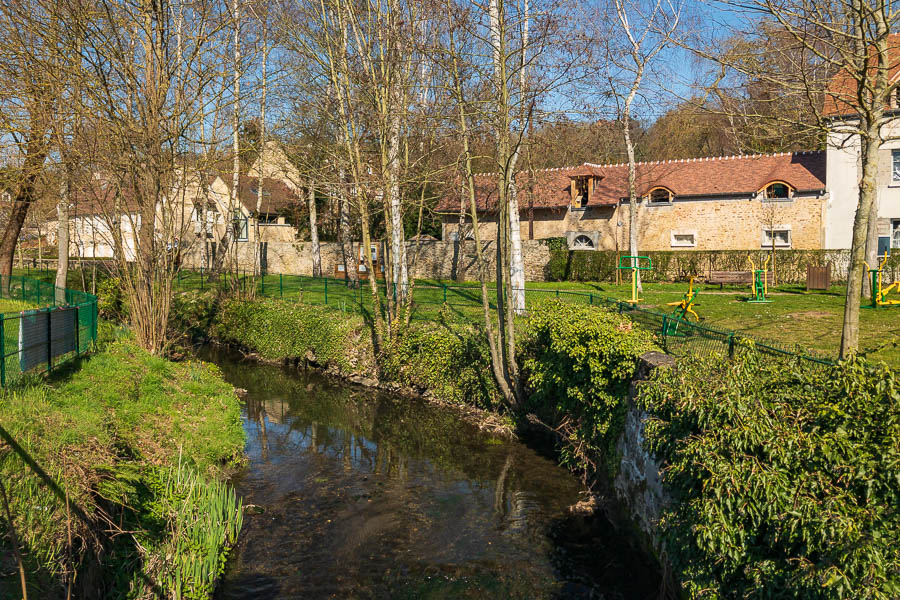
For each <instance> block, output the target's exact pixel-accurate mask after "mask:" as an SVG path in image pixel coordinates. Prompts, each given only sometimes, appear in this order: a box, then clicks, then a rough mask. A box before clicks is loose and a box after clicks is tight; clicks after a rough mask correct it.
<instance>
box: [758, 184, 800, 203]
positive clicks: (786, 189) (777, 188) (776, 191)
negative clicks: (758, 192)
mask: <svg viewBox="0 0 900 600" xmlns="http://www.w3.org/2000/svg"><path fill="white" fill-rule="evenodd" d="M793 195H794V188H792V187H791V186H790V185H789V184H787V183H785V182H783V181H773V182H772V183H770V184H769V185H767V186H766V187H765V188H763V198H764V199H765V200H790V198H791V196H793Z"/></svg>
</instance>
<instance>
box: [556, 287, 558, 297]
mask: <svg viewBox="0 0 900 600" xmlns="http://www.w3.org/2000/svg"><path fill="white" fill-rule="evenodd" d="M556 297H557V298H559V288H557V289H556Z"/></svg>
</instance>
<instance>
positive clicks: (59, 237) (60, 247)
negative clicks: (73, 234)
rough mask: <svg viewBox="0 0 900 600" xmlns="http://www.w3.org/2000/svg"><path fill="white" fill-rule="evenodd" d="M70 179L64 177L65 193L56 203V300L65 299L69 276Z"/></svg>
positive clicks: (62, 300) (58, 301)
mask: <svg viewBox="0 0 900 600" xmlns="http://www.w3.org/2000/svg"><path fill="white" fill-rule="evenodd" d="M71 191H72V180H71V178H69V177H68V176H67V177H66V194H65V195H64V196H63V197H62V198H61V199H60V201H59V202H58V203H57V205H56V220H57V233H56V245H57V260H56V302H57V303H65V301H66V298H65V296H66V292H65V288H66V281H67V279H68V276H69V198H71Z"/></svg>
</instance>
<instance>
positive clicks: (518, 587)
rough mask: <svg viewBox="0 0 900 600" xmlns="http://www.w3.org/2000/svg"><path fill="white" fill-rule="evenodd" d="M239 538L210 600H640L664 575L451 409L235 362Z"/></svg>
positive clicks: (215, 353)
mask: <svg viewBox="0 0 900 600" xmlns="http://www.w3.org/2000/svg"><path fill="white" fill-rule="evenodd" d="M200 357H201V358H202V359H203V360H207V361H210V362H213V363H216V364H218V365H219V366H220V368H221V369H222V371H223V373H224V375H225V378H226V379H227V380H228V381H229V382H230V383H231V384H232V385H234V386H235V387H239V388H244V389H246V390H247V394H246V395H245V397H244V399H243V407H242V408H243V418H244V428H245V430H246V432H247V455H248V457H249V463H248V465H247V467H246V468H245V469H244V470H243V472H242V473H240V474H239V475H238V476H237V477H236V478H235V479H234V485H235V488H236V490H237V492H238V494H239V495H240V496H241V497H242V498H243V502H244V505H245V507H247V508H246V509H245V516H244V528H243V530H242V531H241V534H240V537H239V540H238V543H237V545H236V547H235V548H234V550H233V551H232V554H231V556H230V558H229V561H228V564H227V566H226V570H225V574H224V576H223V579H222V581H221V583H220V584H219V586H218V588H217V591H216V598H218V599H220V600H226V599H229V600H230V599H250V598H253V599H258V600H265V599H269V598H304V599H314V598H398V599H405V598H409V599H413V598H415V599H419V598H429V599H431V598H441V599H443V598H448V599H449V598H535V599H540V598H560V599H562V598H603V599H607V600H608V599H617V598H639V599H645V598H646V599H652V598H655V597H656V594H657V591H658V588H659V574H658V572H657V570H656V569H655V567H654V566H653V563H652V562H651V561H650V560H648V558H647V557H646V556H644V555H643V554H641V553H640V552H637V551H636V550H634V549H633V546H632V544H630V543H629V540H628V539H623V538H622V536H623V535H625V534H623V533H621V532H618V531H616V530H615V529H614V528H613V527H612V525H611V524H610V523H609V522H608V521H607V520H606V519H604V518H603V517H596V516H595V517H589V518H584V517H576V516H572V515H571V514H570V512H569V511H568V507H569V506H571V505H573V504H575V503H577V502H578V501H579V500H582V499H584V497H585V496H584V494H583V487H582V486H581V484H580V483H579V481H578V480H577V479H576V478H575V477H574V476H573V475H572V474H571V473H569V472H568V471H567V470H566V469H563V468H561V467H559V466H558V465H557V464H556V463H555V462H554V461H553V460H552V459H551V458H547V457H545V456H543V455H541V454H539V453H537V452H536V451H534V450H532V449H530V448H529V447H528V446H526V445H525V444H523V443H521V442H512V441H508V440H505V439H500V438H497V437H495V436H492V435H489V434H487V433H484V432H482V431H480V430H479V429H478V428H476V427H474V426H473V425H471V424H469V423H467V422H465V421H463V420H462V419H461V418H460V417H459V416H458V414H457V413H456V412H455V411H453V410H452V409H449V408H446V409H445V408H441V407H436V406H434V405H429V404H427V403H425V402H423V401H418V400H413V399H408V398H404V397H400V396H396V395H392V394H387V393H382V392H375V391H370V390H366V389H363V388H360V387H356V386H351V385H345V384H342V383H339V382H335V381H333V380H330V379H327V378H325V377H323V376H321V375H319V374H316V373H310V372H304V371H298V370H296V369H290V368H287V367H278V366H270V365H260V364H257V363H254V362H252V361H242V360H241V356H240V354H238V353H235V352H233V351H231V350H227V349H223V348H217V347H204V348H202V349H201V350H200Z"/></svg>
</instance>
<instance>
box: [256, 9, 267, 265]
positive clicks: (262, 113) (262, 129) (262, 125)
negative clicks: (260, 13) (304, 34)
mask: <svg viewBox="0 0 900 600" xmlns="http://www.w3.org/2000/svg"><path fill="white" fill-rule="evenodd" d="M268 34H269V30H268V28H267V27H266V23H265V21H263V23H262V35H263V51H262V95H261V96H260V99H259V165H260V169H259V173H257V175H259V179H258V180H257V182H256V223H255V225H256V226H255V229H256V245H257V250H256V253H255V255H254V257H253V273H254V274H259V275H261V274H262V261H261V258H262V257H261V254H262V239H261V238H260V235H259V217H260V216H261V214H260V213H261V212H262V200H263V178H264V177H265V169H266V160H265V154H266V92H267V91H268V87H269V81H268V78H267V72H266V69H267V67H268V62H269V35H268Z"/></svg>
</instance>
